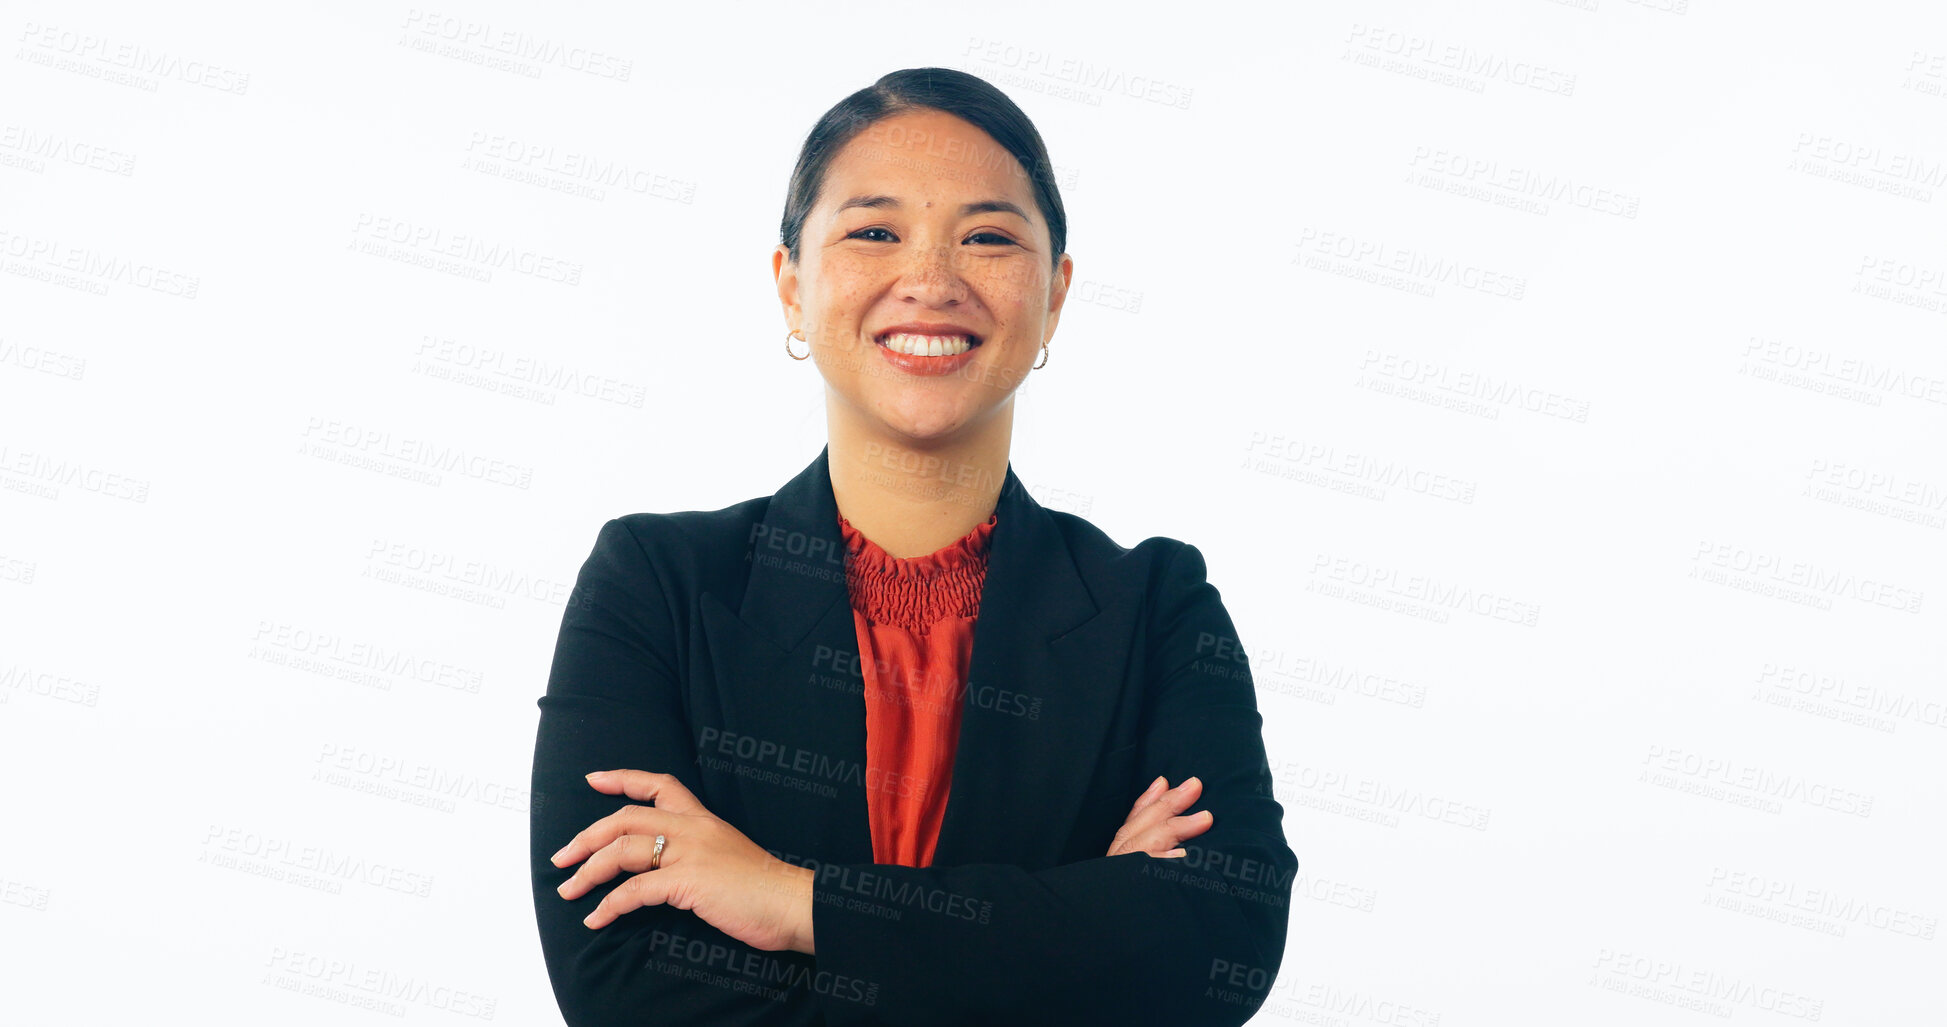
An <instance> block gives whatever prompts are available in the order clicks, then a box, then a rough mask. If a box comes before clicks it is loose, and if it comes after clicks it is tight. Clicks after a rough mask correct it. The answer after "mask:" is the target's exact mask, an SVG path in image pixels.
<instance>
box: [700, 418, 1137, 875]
mask: <svg viewBox="0 0 1947 1027" xmlns="http://www.w3.org/2000/svg"><path fill="white" fill-rule="evenodd" d="M829 455H830V447H829V446H827V447H826V448H825V449H823V450H821V451H820V452H819V454H818V456H817V458H816V459H814V460H813V461H812V462H811V464H810V465H809V466H807V467H806V468H805V469H804V470H803V471H802V472H800V473H799V474H798V475H797V476H796V477H794V478H792V479H791V480H790V481H789V482H787V483H786V484H785V486H784V487H783V488H781V489H779V490H778V491H777V493H776V494H775V495H774V496H773V497H772V499H771V502H770V503H769V504H768V505H767V507H766V510H765V514H764V519H763V520H762V521H761V522H760V523H758V524H756V525H754V526H753V527H752V529H751V538H750V539H749V540H748V546H747V549H746V559H747V560H748V562H749V567H750V572H749V578H748V581H747V584H746V586H745V589H744V595H743V599H742V601H741V603H740V605H739V606H738V608H737V610H736V611H735V613H734V615H733V614H732V612H731V611H730V610H729V608H728V607H727V606H726V605H725V604H724V603H723V602H722V601H721V600H719V599H717V598H716V597H714V596H711V595H709V594H707V593H706V594H705V595H704V596H703V599H702V602H703V607H704V609H703V626H704V631H705V635H706V638H707V640H708V647H709V651H710V654H711V657H712V661H713V664H714V666H715V676H716V686H717V688H716V694H717V697H718V700H719V701H720V702H721V703H722V709H721V710H720V711H719V715H720V716H721V718H722V719H721V721H720V723H723V724H727V725H735V726H736V727H735V730H737V731H738V732H739V733H740V734H743V735H748V736H750V737H751V738H752V739H753V742H752V744H755V745H757V746H763V745H765V743H771V744H772V745H773V746H774V747H775V752H776V753H777V754H778V756H777V758H778V759H780V760H786V761H804V760H809V763H808V764H803V765H809V766H812V767H815V768H824V769H823V770H818V771H814V772H809V773H805V772H797V773H799V776H802V777H805V778H807V780H808V782H809V783H814V784H831V785H835V786H836V795H835V797H832V796H830V795H829V793H828V794H827V795H826V796H824V797H825V798H826V799H827V801H822V802H820V801H814V800H816V799H818V798H820V797H821V796H820V793H819V792H817V791H813V790H809V789H806V790H802V791H799V792H796V793H793V797H792V798H790V799H788V800H786V801H787V802H791V803H796V804H798V806H797V814H798V815H794V816H792V817H788V818H783V819H785V820H788V821H790V822H791V823H792V824H793V825H794V826H793V827H792V828H789V829H785V830H784V831H783V832H782V836H780V837H775V838H759V837H757V835H755V834H753V835H752V838H753V840H755V841H757V842H758V843H759V844H763V845H767V846H769V847H771V848H773V849H781V850H784V851H788V852H795V853H799V854H805V853H813V852H817V853H825V854H826V855H824V856H823V857H822V858H823V859H824V860H826V861H829V862H839V863H870V862H872V861H873V860H872V841H871V834H870V830H869V822H868V818H867V810H866V802H865V792H864V789H863V787H862V779H863V776H864V775H863V769H864V763H865V700H864V696H863V695H862V694H861V692H860V691H859V690H858V689H859V686H860V685H861V684H862V682H861V681H860V679H859V666H858V661H859V660H860V659H861V658H862V657H861V656H860V655H859V642H858V635H857V632H856V629H855V626H854V623H853V620H852V610H851V603H850V602H849V600H848V597H847V593H846V590H845V573H844V571H845V562H844V559H845V551H844V541H843V538H842V536H841V534H840V532H839V528H838V505H837V502H836V500H834V498H833V496H832V487H831V476H830V468H829V463H828V459H829ZM995 513H996V514H997V517H996V520H995V524H994V533H993V536H992V538H991V540H990V548H989V551H988V557H987V575H986V582H985V584H984V586H983V588H982V592H981V601H980V616H979V617H978V618H977V619H976V621H975V624H974V639H973V653H972V659H971V667H970V670H969V673H968V675H967V680H966V682H965V683H964V688H963V692H962V697H961V703H962V714H961V724H960V737H959V741H958V743H957V745H956V748H955V753H954V762H953V776H952V780H951V782H950V791H949V792H948V796H947V807H946V813H945V818H944V822H943V824H942V825H941V829H940V839H939V845H938V847H937V849H936V851H935V855H934V862H935V863H936V864H939V865H952V864H955V863H974V862H1007V863H1017V864H1023V865H1032V866H1035V867H1041V866H1050V865H1053V864H1054V862H1055V861H1056V859H1057V858H1058V856H1059V854H1060V851H1061V848H1062V845H1063V843H1064V842H1065V840H1066V839H1067V838H1068V836H1069V834H1070V832H1071V831H1072V829H1073V827H1074V823H1075V817H1076V814H1077V812H1078V809H1079V806H1080V803H1081V801H1082V798H1083V794H1084V793H1085V791H1086V790H1087V786H1088V783H1089V780H1090V778H1091V776H1092V774H1093V770H1094V767H1095V763H1096V760H1097V758H1098V757H1099V756H1100V750H1101V747H1102V744H1103V739H1104V736H1105V734H1106V732H1107V729H1108V725H1109V720H1110V717H1111V714H1112V711H1113V707H1114V704H1115V700H1116V698H1117V694H1118V689H1119V686H1120V682H1121V680H1122V674H1123V666H1122V662H1121V661H1122V660H1123V658H1124V654H1123V653H1122V651H1121V650H1122V649H1123V648H1126V647H1124V646H1119V645H1115V644H1112V641H1113V640H1110V639H1106V638H1103V637H1100V636H1099V635H1098V633H1097V630H1096V629H1100V628H1102V627H1103V626H1104V625H1106V624H1107V623H1108V621H1110V620H1111V619H1112V618H1099V619H1098V617H1097V614H1098V613H1099V612H1100V609H1099V608H1098V606H1097V605H1096V603H1095V602H1094V601H1093V599H1092V597H1091V596H1090V593H1089V590H1088V588H1087V587H1086V585H1085V584H1084V582H1083V580H1082V577H1081V575H1080V573H1079V572H1078V571H1077V570H1076V567H1075V562H1074V559H1073V558H1072V557H1071V556H1070V554H1069V552H1068V547H1067V545H1066V543H1065V542H1064V540H1063V538H1062V536H1061V532H1060V529H1059V528H1058V527H1057V526H1056V525H1055V523H1054V519H1053V518H1052V517H1051V516H1050V515H1049V514H1048V511H1047V510H1046V509H1045V508H1043V507H1042V506H1041V505H1040V504H1039V503H1036V502H1035V501H1034V499H1033V497H1031V496H1030V495H1028V492H1027V489H1026V488H1025V487H1024V486H1023V485H1022V484H1021V482H1020V479H1019V478H1017V477H1016V476H1015V474H1014V469H1013V465H1012V464H1011V463H1010V464H1009V466H1008V468H1007V473H1006V477H1005V480H1004V482H1003V484H1002V487H1001V494H1000V499H999V502H998V504H997V507H996V510H995ZM800 752H802V753H809V754H810V755H809V756H808V757H803V756H799V755H798V753H800ZM707 754H708V751H707V750H706V752H705V755H707ZM792 765H794V766H796V765H800V764H799V763H795V762H794V763H793V764H792ZM854 770H856V773H854V772H853V771H854ZM772 787H774V786H772V785H768V784H756V783H753V784H751V785H748V786H746V789H747V790H750V789H769V788H772ZM751 794H762V793H761V792H757V791H752V792H751ZM733 822H734V821H733Z"/></svg>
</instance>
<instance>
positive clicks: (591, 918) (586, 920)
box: [581, 913, 595, 927]
mask: <svg viewBox="0 0 1947 1027" xmlns="http://www.w3.org/2000/svg"><path fill="white" fill-rule="evenodd" d="M581 925H582V926H583V927H593V926H595V914H593V913H590V914H588V915H587V916H585V917H582V918H581Z"/></svg>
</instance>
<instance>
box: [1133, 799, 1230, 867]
mask: <svg viewBox="0 0 1947 1027" xmlns="http://www.w3.org/2000/svg"><path fill="white" fill-rule="evenodd" d="M1215 818H1217V817H1215V815H1213V813H1211V811H1207V809H1199V811H1195V813H1192V815H1188V817H1170V818H1168V820H1164V822H1160V824H1153V826H1147V828H1141V830H1127V832H1123V834H1118V842H1116V844H1120V846H1121V852H1147V854H1151V856H1157V857H1166V856H1168V854H1170V852H1172V850H1174V852H1176V856H1184V852H1186V850H1180V848H1174V846H1176V844H1178V842H1188V840H1190V838H1195V836H1197V834H1203V832H1205V830H1209V828H1211V824H1213V822H1215ZM1110 854H1112V856H1114V850H1112V852H1110Z"/></svg>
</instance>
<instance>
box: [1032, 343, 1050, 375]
mask: <svg viewBox="0 0 1947 1027" xmlns="http://www.w3.org/2000/svg"><path fill="white" fill-rule="evenodd" d="M1047 362H1048V340H1046V339H1043V340H1041V360H1040V361H1039V362H1037V363H1036V364H1035V365H1034V366H1033V367H1030V368H1028V370H1030V371H1039V370H1041V368H1042V365H1044V364H1046V363H1047Z"/></svg>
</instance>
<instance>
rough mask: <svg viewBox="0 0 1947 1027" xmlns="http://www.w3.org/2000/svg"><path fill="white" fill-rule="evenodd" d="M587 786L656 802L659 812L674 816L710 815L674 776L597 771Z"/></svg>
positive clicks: (629, 771)
mask: <svg viewBox="0 0 1947 1027" xmlns="http://www.w3.org/2000/svg"><path fill="white" fill-rule="evenodd" d="M588 783H589V785H590V786H592V787H593V788H594V789H595V790H596V791H598V792H603V793H605V794H608V795H627V796H628V797H629V798H631V799H636V800H639V801H642V802H654V803H655V804H656V808H657V809H666V810H668V811H670V812H671V813H708V812H709V810H706V809H704V808H703V803H701V802H699V801H697V798H696V795H695V793H693V792H691V791H690V790H689V789H688V788H685V787H684V786H683V782H681V781H678V780H676V775H674V774H657V773H652V772H650V771H647V770H597V771H596V772H594V773H593V774H590V775H588Z"/></svg>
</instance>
